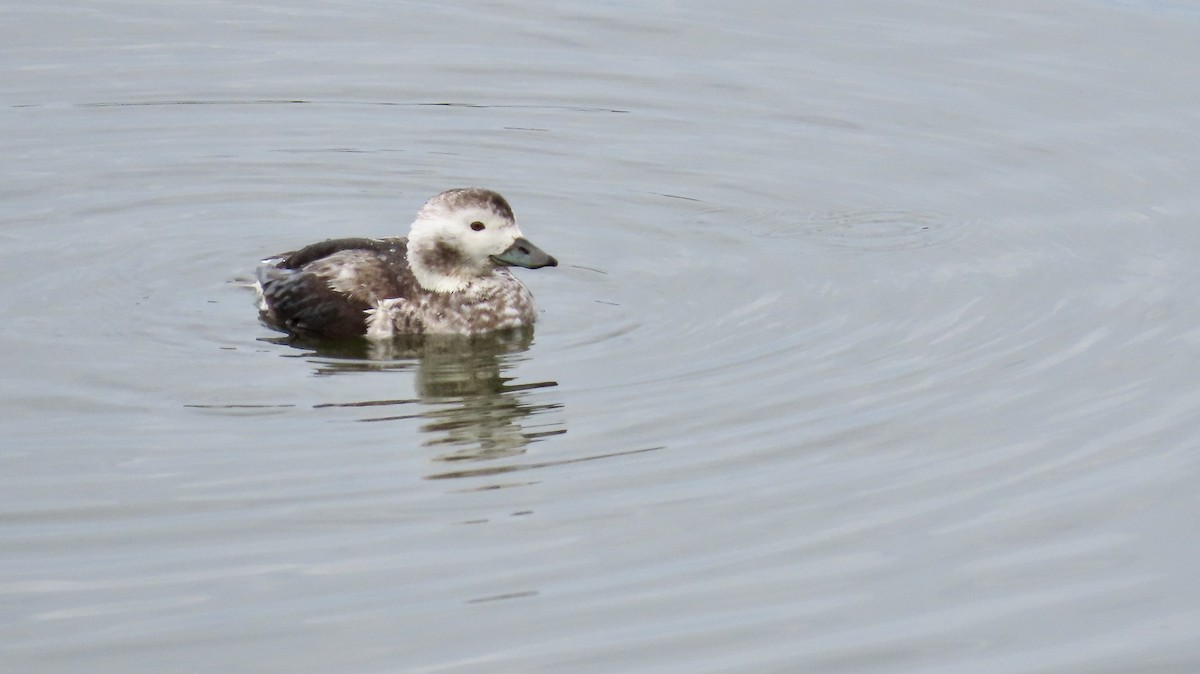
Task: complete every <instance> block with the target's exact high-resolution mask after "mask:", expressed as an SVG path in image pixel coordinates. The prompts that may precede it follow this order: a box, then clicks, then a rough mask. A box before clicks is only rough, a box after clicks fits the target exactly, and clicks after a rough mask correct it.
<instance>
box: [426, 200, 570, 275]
mask: <svg viewBox="0 0 1200 674" xmlns="http://www.w3.org/2000/svg"><path fill="white" fill-rule="evenodd" d="M408 261H409V266H410V267H411V268H412V271H413V274H414V275H415V276H416V277H417V281H418V282H420V284H421V285H422V286H424V287H425V288H426V289H429V290H434V291H437V292H454V291H456V290H461V289H462V288H464V287H466V285H467V284H469V283H470V282H471V281H472V280H474V279H476V278H480V277H482V276H486V275H487V274H490V273H492V272H493V271H495V269H496V268H497V267H509V266H517V267H526V268H528V269H538V268H539V267H555V266H558V260H555V259H554V258H553V257H552V256H550V255H547V254H546V253H545V252H543V251H542V249H540V248H538V247H537V246H535V245H533V244H532V243H530V241H529V239H526V238H525V236H524V235H523V234H521V229H520V228H519V227H517V221H516V219H515V218H514V217H513V212H512V208H511V207H510V206H509V205H508V202H507V201H505V200H504V197H502V196H500V195H499V194H497V193H496V192H493V191H491V190H485V189H482V188H478V187H468V188H464V189H455V190H448V191H446V192H442V193H441V194H439V195H437V196H435V197H433V198H432V199H430V200H429V201H428V202H426V203H425V206H423V207H422V208H421V210H420V212H418V213H417V219H416V220H415V221H414V222H413V224H412V230H411V231H410V232H409V236H408Z"/></svg>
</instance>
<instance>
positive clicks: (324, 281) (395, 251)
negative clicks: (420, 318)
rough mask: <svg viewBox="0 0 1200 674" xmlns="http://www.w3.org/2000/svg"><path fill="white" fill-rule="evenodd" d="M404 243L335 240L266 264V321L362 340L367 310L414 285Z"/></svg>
mask: <svg viewBox="0 0 1200 674" xmlns="http://www.w3.org/2000/svg"><path fill="white" fill-rule="evenodd" d="M404 250H405V246H404V241H403V240H402V239H332V240H329V241H323V242H321V243H316V244H312V245H310V246H306V247H304V248H301V249H300V250H297V251H293V252H290V253H284V254H282V255H279V256H277V257H274V258H269V259H267V260H264V261H263V264H262V265H261V266H260V267H259V268H258V272H257V275H258V282H259V285H260V287H261V288H262V296H263V305H264V306H265V308H266V310H265V311H264V312H263V315H264V318H266V319H267V320H268V321H269V322H270V323H272V324H274V325H276V326H278V327H281V328H283V329H285V330H287V331H289V332H294V333H300V334H305V335H314V336H320V337H332V338H341V337H360V336H362V335H363V334H365V333H366V321H367V311H368V310H371V309H374V308H376V306H377V305H378V303H379V302H380V301H381V300H383V299H386V298H390V297H400V296H403V295H404V293H405V292H406V291H407V290H408V289H410V288H411V287H412V285H413V284H415V280H411V273H410V272H408V271H407V264H406V262H405V256H404Z"/></svg>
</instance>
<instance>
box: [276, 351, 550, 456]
mask: <svg viewBox="0 0 1200 674" xmlns="http://www.w3.org/2000/svg"><path fill="white" fill-rule="evenodd" d="M272 341H276V342H282V343H286V344H289V345H290V346H294V347H299V348H302V349H304V350H305V351H306V353H304V354H303V356H304V357H312V356H314V355H315V356H318V357H319V358H320V361H319V363H318V367H317V369H316V372H317V374H318V375H326V376H328V375H335V374H340V373H346V372H361V371H364V370H409V371H413V373H414V375H415V387H416V393H417V398H416V399H397V400H373V401H360V402H350V403H327V404H322V405H317V406H316V407H370V408H385V407H393V406H408V405H412V404H414V403H415V404H418V405H419V406H420V407H419V409H417V410H416V411H412V412H409V413H406V414H396V415H380V416H369V417H366V418H363V419H361V420H362V421H370V422H381V421H393V420H400V419H421V420H424V423H422V424H421V426H420V428H421V430H422V431H423V432H424V433H426V434H427V435H428V436H429V437H428V439H427V440H425V441H424V442H423V443H422V445H423V446H426V447H437V448H441V453H440V454H439V455H438V456H437V457H436V458H437V460H440V461H480V460H487V459H497V458H503V457H509V456H515V455H518V454H522V453H524V452H525V450H526V448H527V447H528V446H529V443H531V442H535V441H537V440H539V439H542V438H545V437H549V436H553V435H561V434H563V433H566V429H565V428H562V424H561V421H556V420H552V419H547V420H546V421H540V420H539V416H540V415H542V414H544V413H546V412H549V411H551V410H556V409H560V408H561V407H562V404H561V403H557V402H550V403H535V402H531V401H530V400H529V396H528V395H527V392H528V391H531V390H535V389H546V388H553V387H555V386H557V385H558V384H557V382H553V381H544V382H535V383H522V384H518V383H514V379H515V377H513V376H512V375H511V374H510V372H511V371H512V370H513V369H514V368H515V366H516V364H517V363H519V362H520V360H521V359H522V356H521V354H523V353H525V352H526V351H528V349H529V346H530V344H531V343H532V341H533V330H532V328H523V329H517V330H511V331H504V332H499V333H493V334H489V335H485V336H474V337H465V336H432V335H431V336H424V337H407V338H403V339H396V340H386V341H368V340H352V341H345V342H322V343H313V342H307V343H301V342H298V341H296V339H295V338H282V339H278V340H272Z"/></svg>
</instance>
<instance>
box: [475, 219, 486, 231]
mask: <svg viewBox="0 0 1200 674" xmlns="http://www.w3.org/2000/svg"><path fill="white" fill-rule="evenodd" d="M486 227H487V225H485V224H483V223H482V222H480V221H478V220H476V221H475V222H472V223H471V229H473V230H475V231H477V232H482V231H483V230H484V229H485V228H486Z"/></svg>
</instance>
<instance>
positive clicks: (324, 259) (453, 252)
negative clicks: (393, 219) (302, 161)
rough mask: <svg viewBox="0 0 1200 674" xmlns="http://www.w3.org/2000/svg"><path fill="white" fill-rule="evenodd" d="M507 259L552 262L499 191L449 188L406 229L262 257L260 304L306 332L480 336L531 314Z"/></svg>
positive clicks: (524, 263) (272, 318)
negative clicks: (521, 226)
mask: <svg viewBox="0 0 1200 674" xmlns="http://www.w3.org/2000/svg"><path fill="white" fill-rule="evenodd" d="M514 265H515V266H518V267H526V268H529V269H537V268H539V267H554V266H557V265H558V261H557V260H555V259H554V258H553V257H551V256H550V255H547V254H546V253H545V252H543V251H542V250H541V249H540V248H538V247H537V246H535V245H533V244H532V243H530V242H529V240H528V239H526V238H525V237H524V236H523V235H522V234H521V230H520V229H519V228H518V227H517V223H516V220H515V219H514V218H513V212H512V208H511V207H510V206H509V205H508V202H507V201H505V200H504V197H502V196H500V195H499V194H497V193H496V192H493V191H491V190H485V189H481V188H477V187H470V188H465V189H455V190H449V191H446V192H442V193H441V194H439V195H437V196H435V197H433V198H432V199H430V200H429V201H428V202H427V203H426V204H425V206H424V207H422V208H421V210H420V212H418V213H417V219H416V220H415V221H414V222H413V224H412V229H411V230H410V231H409V234H408V237H407V238H404V237H394V238H384V239H331V240H328V241H323V242H321V243H315V244H312V245H310V246H306V247H304V248H301V249H300V250H296V251H292V252H289V253H282V254H280V255H277V256H275V257H271V258H268V259H266V260H263V261H262V264H261V265H260V266H259V267H258V273H257V276H258V291H259V293H260V302H259V307H260V309H261V311H262V315H263V318H264V320H266V321H267V322H268V323H269V324H270V325H272V326H273V327H276V328H279V329H282V330H284V331H287V332H291V333H294V334H298V335H303V336H308V337H323V338H345V337H361V336H366V337H370V338H388V337H393V336H397V335H417V334H459V335H477V334H482V333H486V332H491V331H494V330H504V329H509V328H519V327H524V326H528V325H531V324H532V323H533V322H534V320H535V319H536V317H537V315H536V313H535V312H534V307H533V296H532V295H531V294H530V293H529V289H528V288H526V287H525V284H523V283H521V281H519V280H518V279H517V277H515V276H513V274H512V272H510V271H509V270H508V269H507V267H509V266H514Z"/></svg>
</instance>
